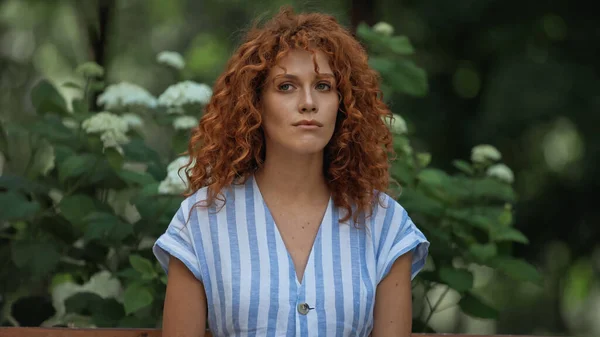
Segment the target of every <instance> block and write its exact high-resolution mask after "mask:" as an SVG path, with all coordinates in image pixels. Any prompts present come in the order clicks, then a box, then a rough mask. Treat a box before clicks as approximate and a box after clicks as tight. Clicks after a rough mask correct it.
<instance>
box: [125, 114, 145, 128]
mask: <svg viewBox="0 0 600 337" xmlns="http://www.w3.org/2000/svg"><path fill="white" fill-rule="evenodd" d="M121 118H122V119H123V120H124V121H125V123H127V125H128V126H129V127H130V128H132V129H135V128H141V127H142V126H144V121H143V120H142V118H141V117H140V116H138V115H137V114H134V113H125V114H122V115H121Z"/></svg>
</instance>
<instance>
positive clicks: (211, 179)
mask: <svg viewBox="0 0 600 337" xmlns="http://www.w3.org/2000/svg"><path fill="white" fill-rule="evenodd" d="M291 49H304V50H306V51H309V52H311V53H313V62H314V64H315V69H316V68H317V66H316V59H315V56H314V55H315V54H314V53H315V50H320V51H322V52H323V53H325V54H326V55H327V56H328V57H329V62H330V66H331V68H332V69H333V71H334V76H335V78H336V83H338V85H337V90H338V94H339V96H340V104H339V111H338V116H337V121H336V127H335V131H334V134H333V136H332V139H331V140H330V142H329V143H328V145H327V146H326V148H325V150H324V165H323V166H324V167H323V170H324V174H325V177H326V181H327V183H328V185H329V186H328V187H329V189H330V191H331V193H332V199H333V202H334V204H335V205H336V206H337V207H341V208H343V209H345V210H346V211H347V212H346V215H345V217H344V218H343V219H341V220H342V221H346V220H347V219H349V218H350V217H351V216H352V217H353V220H354V221H355V222H357V221H358V219H359V215H360V214H363V215H365V218H368V217H370V216H371V215H372V210H373V206H374V202H375V201H376V200H377V196H378V194H379V193H381V192H386V193H387V192H388V191H389V190H388V187H389V183H390V175H389V162H388V156H389V155H390V154H394V150H393V147H392V136H391V133H390V130H389V129H388V127H387V126H386V124H385V121H384V119H386V118H388V117H391V116H392V114H391V112H390V111H389V109H388V107H387V106H386V104H385V103H384V102H383V94H382V92H381V90H380V89H379V79H380V78H379V75H378V73H377V72H375V71H374V70H373V69H371V68H370V67H369V65H368V57H367V53H366V51H365V49H364V48H363V46H362V45H361V44H360V43H359V42H358V41H357V40H356V39H355V38H354V37H353V36H352V34H351V33H350V32H349V31H348V30H347V29H345V28H344V27H342V26H341V25H340V24H339V23H338V21H337V20H336V19H335V18H334V17H332V16H330V15H326V14H320V13H301V14H296V13H294V11H293V10H292V9H291V8H289V7H282V8H281V9H280V11H279V13H277V14H276V15H275V16H274V17H273V18H272V19H271V20H269V21H267V22H266V23H264V24H263V25H262V26H259V25H258V23H257V22H255V23H254V24H253V25H252V28H251V29H250V30H249V31H248V32H247V34H246V37H245V39H244V42H243V43H242V44H241V45H240V46H239V48H238V49H237V51H236V52H235V53H234V54H233V56H232V57H231V58H230V60H229V61H228V63H227V65H226V70H225V71H224V72H223V73H222V75H221V76H220V77H219V78H218V79H217V80H216V82H215V84H214V88H213V92H214V93H213V96H212V97H211V99H210V102H209V103H208V104H207V105H206V106H205V108H204V110H205V111H204V114H203V116H202V118H201V119H200V122H199V125H198V126H197V127H196V128H195V129H194V130H193V132H192V136H191V138H190V141H189V145H188V154H189V155H190V162H189V163H188V165H187V167H186V176H187V178H188V181H189V190H188V192H187V193H186V194H187V195H191V194H193V193H195V192H196V191H197V190H198V189H200V188H203V187H207V199H206V200H204V201H202V202H201V204H202V206H205V207H207V206H210V205H213V204H214V202H215V200H220V201H225V197H224V193H222V190H223V189H224V188H226V187H227V186H229V185H230V184H235V183H238V182H245V181H246V179H248V178H249V176H250V175H252V174H253V173H254V171H255V170H257V169H259V168H261V166H262V165H263V163H264V158H265V153H264V152H265V138H264V133H263V130H262V128H261V123H262V119H261V111H259V102H260V97H261V88H262V87H263V85H264V82H265V79H266V78H267V75H268V72H269V70H270V69H271V68H272V67H273V66H275V65H277V64H278V61H279V60H281V58H283V57H285V56H286V54H287V53H288V52H289V51H290V50H291Z"/></svg>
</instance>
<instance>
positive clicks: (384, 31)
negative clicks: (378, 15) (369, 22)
mask: <svg viewBox="0 0 600 337" xmlns="http://www.w3.org/2000/svg"><path fill="white" fill-rule="evenodd" d="M373 31H375V32H376V33H379V34H381V35H385V36H391V35H392V34H394V27H392V25H390V24H389V23H387V22H378V23H376V24H375V25H374V26H373Z"/></svg>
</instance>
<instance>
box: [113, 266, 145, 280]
mask: <svg viewBox="0 0 600 337" xmlns="http://www.w3.org/2000/svg"><path fill="white" fill-rule="evenodd" d="M117 276H118V277H122V278H124V279H129V280H138V279H139V278H140V273H138V272H137V271H136V270H135V269H133V268H125V269H122V270H119V271H118V272H117Z"/></svg>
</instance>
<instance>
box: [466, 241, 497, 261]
mask: <svg viewBox="0 0 600 337" xmlns="http://www.w3.org/2000/svg"><path fill="white" fill-rule="evenodd" d="M469 252H470V253H471V254H472V255H474V256H475V258H476V259H477V261H479V262H482V263H485V262H487V261H489V260H490V259H492V258H494V257H495V256H496V255H498V247H496V244H495V243H486V244H479V243H475V244H472V245H471V246H470V247H469Z"/></svg>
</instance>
